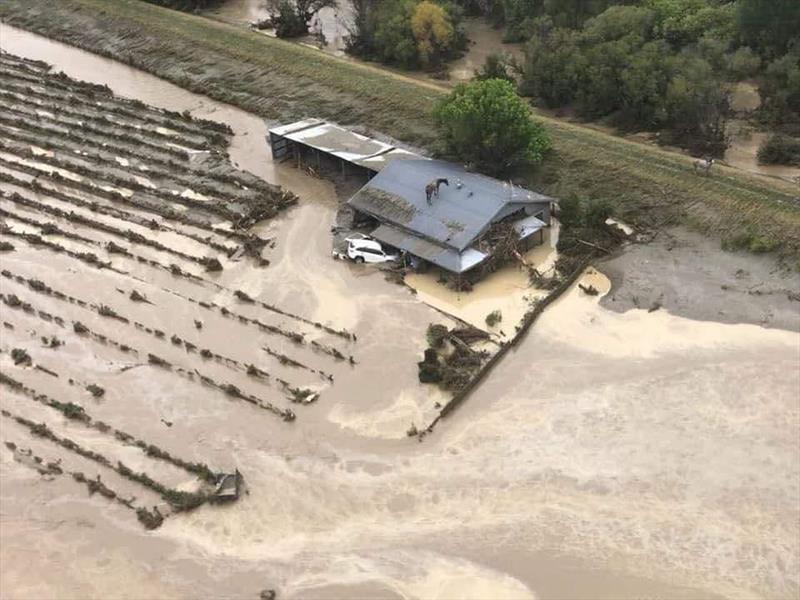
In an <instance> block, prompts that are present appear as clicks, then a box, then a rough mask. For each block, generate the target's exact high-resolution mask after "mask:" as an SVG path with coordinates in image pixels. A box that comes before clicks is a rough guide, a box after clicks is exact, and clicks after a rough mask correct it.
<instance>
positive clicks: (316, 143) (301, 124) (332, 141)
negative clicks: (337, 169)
mask: <svg viewBox="0 0 800 600" xmlns="http://www.w3.org/2000/svg"><path fill="white" fill-rule="evenodd" d="M269 132H270V134H272V135H275V136H279V137H282V138H285V139H287V140H292V141H294V142H298V143H301V144H304V145H305V146H308V147H309V148H314V149H316V150H319V151H320V152H325V153H327V154H330V155H331V156H335V157H337V158H340V159H342V160H345V161H347V162H350V163H353V164H355V165H358V166H360V167H365V168H367V169H370V170H372V171H375V172H378V171H380V170H381V169H383V168H384V167H385V166H386V165H387V164H389V163H390V162H392V161H394V160H406V159H409V158H412V159H417V160H424V157H422V156H420V155H418V154H414V153H413V152H409V151H408V150H403V149H402V148H396V147H395V146H393V145H392V144H387V143H386V142H381V141H379V140H375V139H373V138H370V137H367V136H365V135H361V134H359V133H355V132H353V131H350V130H349V129H345V128H344V127H340V126H338V125H334V124H333V123H326V122H325V121H321V120H319V119H306V120H304V121H297V122H296V123H289V124H288V125H281V126H279V127H273V128H272V129H270V130H269Z"/></svg>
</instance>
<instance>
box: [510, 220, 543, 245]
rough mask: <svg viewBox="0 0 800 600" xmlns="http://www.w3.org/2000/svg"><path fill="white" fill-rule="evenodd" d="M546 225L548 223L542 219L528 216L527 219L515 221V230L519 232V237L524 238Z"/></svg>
mask: <svg viewBox="0 0 800 600" xmlns="http://www.w3.org/2000/svg"><path fill="white" fill-rule="evenodd" d="M546 226H547V224H546V223H545V222H544V221H542V220H541V219H537V218H536V217H527V218H525V219H520V220H519V221H516V222H515V223H514V230H515V231H516V232H517V233H518V234H519V239H521V240H524V239H525V238H526V237H529V236H531V235H533V234H534V233H536V232H537V231H539V230H540V229H543V228H545V227H546Z"/></svg>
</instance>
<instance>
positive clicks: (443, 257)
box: [371, 225, 488, 273]
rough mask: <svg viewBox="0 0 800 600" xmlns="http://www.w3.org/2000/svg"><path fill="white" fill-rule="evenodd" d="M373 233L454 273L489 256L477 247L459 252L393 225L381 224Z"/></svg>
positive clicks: (472, 265)
mask: <svg viewBox="0 0 800 600" xmlns="http://www.w3.org/2000/svg"><path fill="white" fill-rule="evenodd" d="M371 235H372V237H374V238H375V239H376V240H378V241H380V242H384V243H386V244H389V245H391V246H394V247H395V248H400V249H401V250H405V251H406V252H410V253H411V254H413V255H414V256H419V257H420V258H424V259H425V260H427V261H429V262H431V263H433V264H435V265H437V266H439V267H442V268H444V269H447V270H448V271H453V272H454V273H463V272H465V271H469V270H470V269H471V268H472V267H474V266H476V265H478V264H480V263H481V262H483V261H484V260H485V259H486V257H487V256H488V255H487V254H486V253H484V252H481V251H480V250H476V249H475V248H467V249H466V250H464V251H463V252H459V251H458V250H455V249H453V248H448V247H447V246H442V245H441V244H437V243H436V242H432V241H430V240H426V239H423V238H421V237H419V236H416V235H413V234H410V233H408V232H406V231H402V230H400V229H398V228H397V227H392V226H391V225H381V226H380V227H378V228H377V229H376V230H375V231H373V232H372V234H371Z"/></svg>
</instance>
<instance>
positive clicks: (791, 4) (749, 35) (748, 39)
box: [737, 0, 800, 57]
mask: <svg viewBox="0 0 800 600" xmlns="http://www.w3.org/2000/svg"><path fill="white" fill-rule="evenodd" d="M737 6H738V13H737V20H738V24H739V33H740V35H741V38H742V40H743V41H744V42H745V43H746V44H748V45H749V46H750V47H752V48H755V49H758V50H760V51H761V52H762V53H763V54H765V55H768V56H770V57H775V56H780V55H782V54H785V53H786V52H787V51H788V50H789V49H790V47H791V45H792V44H793V43H795V44H796V43H797V40H798V32H799V31H800V2H798V1H797V0H739V2H738V5H737Z"/></svg>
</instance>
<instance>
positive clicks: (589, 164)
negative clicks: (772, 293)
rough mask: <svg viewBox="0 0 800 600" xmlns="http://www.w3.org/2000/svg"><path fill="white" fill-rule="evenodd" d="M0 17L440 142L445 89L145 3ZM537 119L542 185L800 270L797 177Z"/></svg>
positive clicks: (352, 121)
mask: <svg viewBox="0 0 800 600" xmlns="http://www.w3.org/2000/svg"><path fill="white" fill-rule="evenodd" d="M0 18H2V19H3V20H4V21H5V22H7V23H9V24H11V25H15V26H18V27H22V28H24V29H28V30H31V31H34V32H36V33H39V34H42V35H46V36H48V37H52V38H55V39H58V40H61V41H64V42H67V43H69V44H73V45H76V46H80V47H82V48H85V49H87V50H90V51H92V52H95V53H98V54H102V55H106V56H110V57H112V58H115V59H117V60H120V61H123V62H125V63H128V64H131V65H134V66H136V67H139V68H141V69H143V70H146V71H149V72H151V73H154V74H156V75H159V76H161V77H163V78H165V79H168V80H171V81H173V82H175V83H177V84H178V85H180V86H182V87H185V88H187V89H190V90H193V91H196V92H199V93H203V94H206V95H208V96H210V97H212V98H215V99H217V100H221V101H224V102H229V103H231V104H235V105H237V106H240V107H242V108H244V109H246V110H249V111H251V112H253V113H256V114H259V115H261V116H263V117H265V118H268V119H276V120H290V119H297V118H301V117H307V116H318V117H321V118H327V119H332V120H335V121H337V122H340V123H343V124H348V125H360V126H364V127H366V128H369V129H371V130H374V131H380V132H384V133H386V134H388V135H391V136H394V137H395V138H397V139H400V140H403V141H406V142H408V143H411V144H416V145H419V146H423V147H426V148H428V149H434V148H435V138H434V133H433V126H432V121H431V116H430V113H431V108H432V107H433V105H434V103H435V102H436V100H437V99H438V98H439V97H441V95H442V94H444V93H446V89H445V88H442V89H441V90H440V89H438V88H437V87H436V86H433V85H430V84H425V83H422V82H415V81H414V80H413V79H410V78H405V77H398V76H396V75H395V74H391V73H386V72H382V71H381V70H379V69H376V68H374V67H371V66H363V65H360V64H356V63H352V62H348V61H343V60H340V59H337V58H335V57H332V56H328V55H326V54H323V53H321V52H318V51H316V50H312V49H309V48H305V47H302V46H299V45H297V44H292V43H289V42H284V41H282V40H276V39H272V38H268V37H265V36H263V35H260V34H257V33H254V32H250V31H247V30H244V29H242V28H238V27H235V26H232V25H228V24H225V23H220V22H216V21H212V20H209V19H206V18H203V17H199V16H194V15H189V14H184V13H178V12H175V11H170V10H167V9H163V8H160V7H157V6H154V5H151V4H146V3H144V2H140V1H138V0H115V1H114V2H108V1H107V0H60V1H59V2H58V3H51V2H50V1H49V0H4V2H3V3H2V4H0ZM538 118H539V119H541V120H542V121H543V122H544V123H545V125H546V126H547V128H548V131H549V132H550V134H551V136H552V138H553V141H554V147H555V148H554V151H553V153H552V154H551V156H550V157H549V158H548V160H547V161H546V163H545V164H544V165H543V166H542V167H540V168H539V169H537V170H535V171H532V172H530V173H528V174H527V179H528V180H529V182H530V185H532V186H533V187H534V188H535V189H539V190H542V191H544V192H546V193H550V194H552V195H554V196H563V195H565V194H570V193H576V194H579V195H581V196H583V197H590V198H605V199H608V200H609V201H611V202H612V204H613V205H614V207H615V213H616V215H617V216H618V217H619V218H621V219H623V220H627V221H630V222H632V223H637V224H640V225H644V226H647V225H655V224H662V223H664V222H666V220H670V221H672V222H683V223H686V224H688V225H690V226H692V227H693V228H696V229H699V230H701V231H705V232H708V233H710V234H714V235H716V236H718V237H719V238H720V239H721V240H723V242H727V243H728V245H729V246H730V245H733V246H741V247H750V248H751V249H754V250H765V249H770V248H772V247H777V248H778V249H779V250H780V251H781V252H782V253H783V254H784V256H786V257H787V258H790V259H791V260H792V262H793V263H794V264H796V266H797V267H798V268H800V262H798V257H800V208H798V206H797V204H796V203H795V202H794V200H793V198H794V197H795V196H797V195H798V192H799V190H798V189H797V186H796V185H793V184H791V183H788V182H784V181H780V180H774V179H770V178H766V177H758V176H755V175H748V174H744V173H741V172H738V171H735V170H733V169H728V168H724V167H719V168H717V169H716V170H715V171H714V172H713V174H712V175H711V176H709V177H702V176H697V175H695V174H694V173H693V171H692V168H691V160H690V159H688V158H686V157H684V156H681V155H678V154H674V153H670V152H666V151H662V150H660V149H658V148H653V147H649V146H645V145H642V144H638V143H636V142H631V141H626V140H622V139H619V138H615V137H613V136H610V135H607V134H604V133H601V132H598V131H594V130H591V129H587V128H583V127H580V126H577V125H572V124H568V123H564V122H562V121H559V120H556V119H552V118H548V117H544V116H539V117H538Z"/></svg>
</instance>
